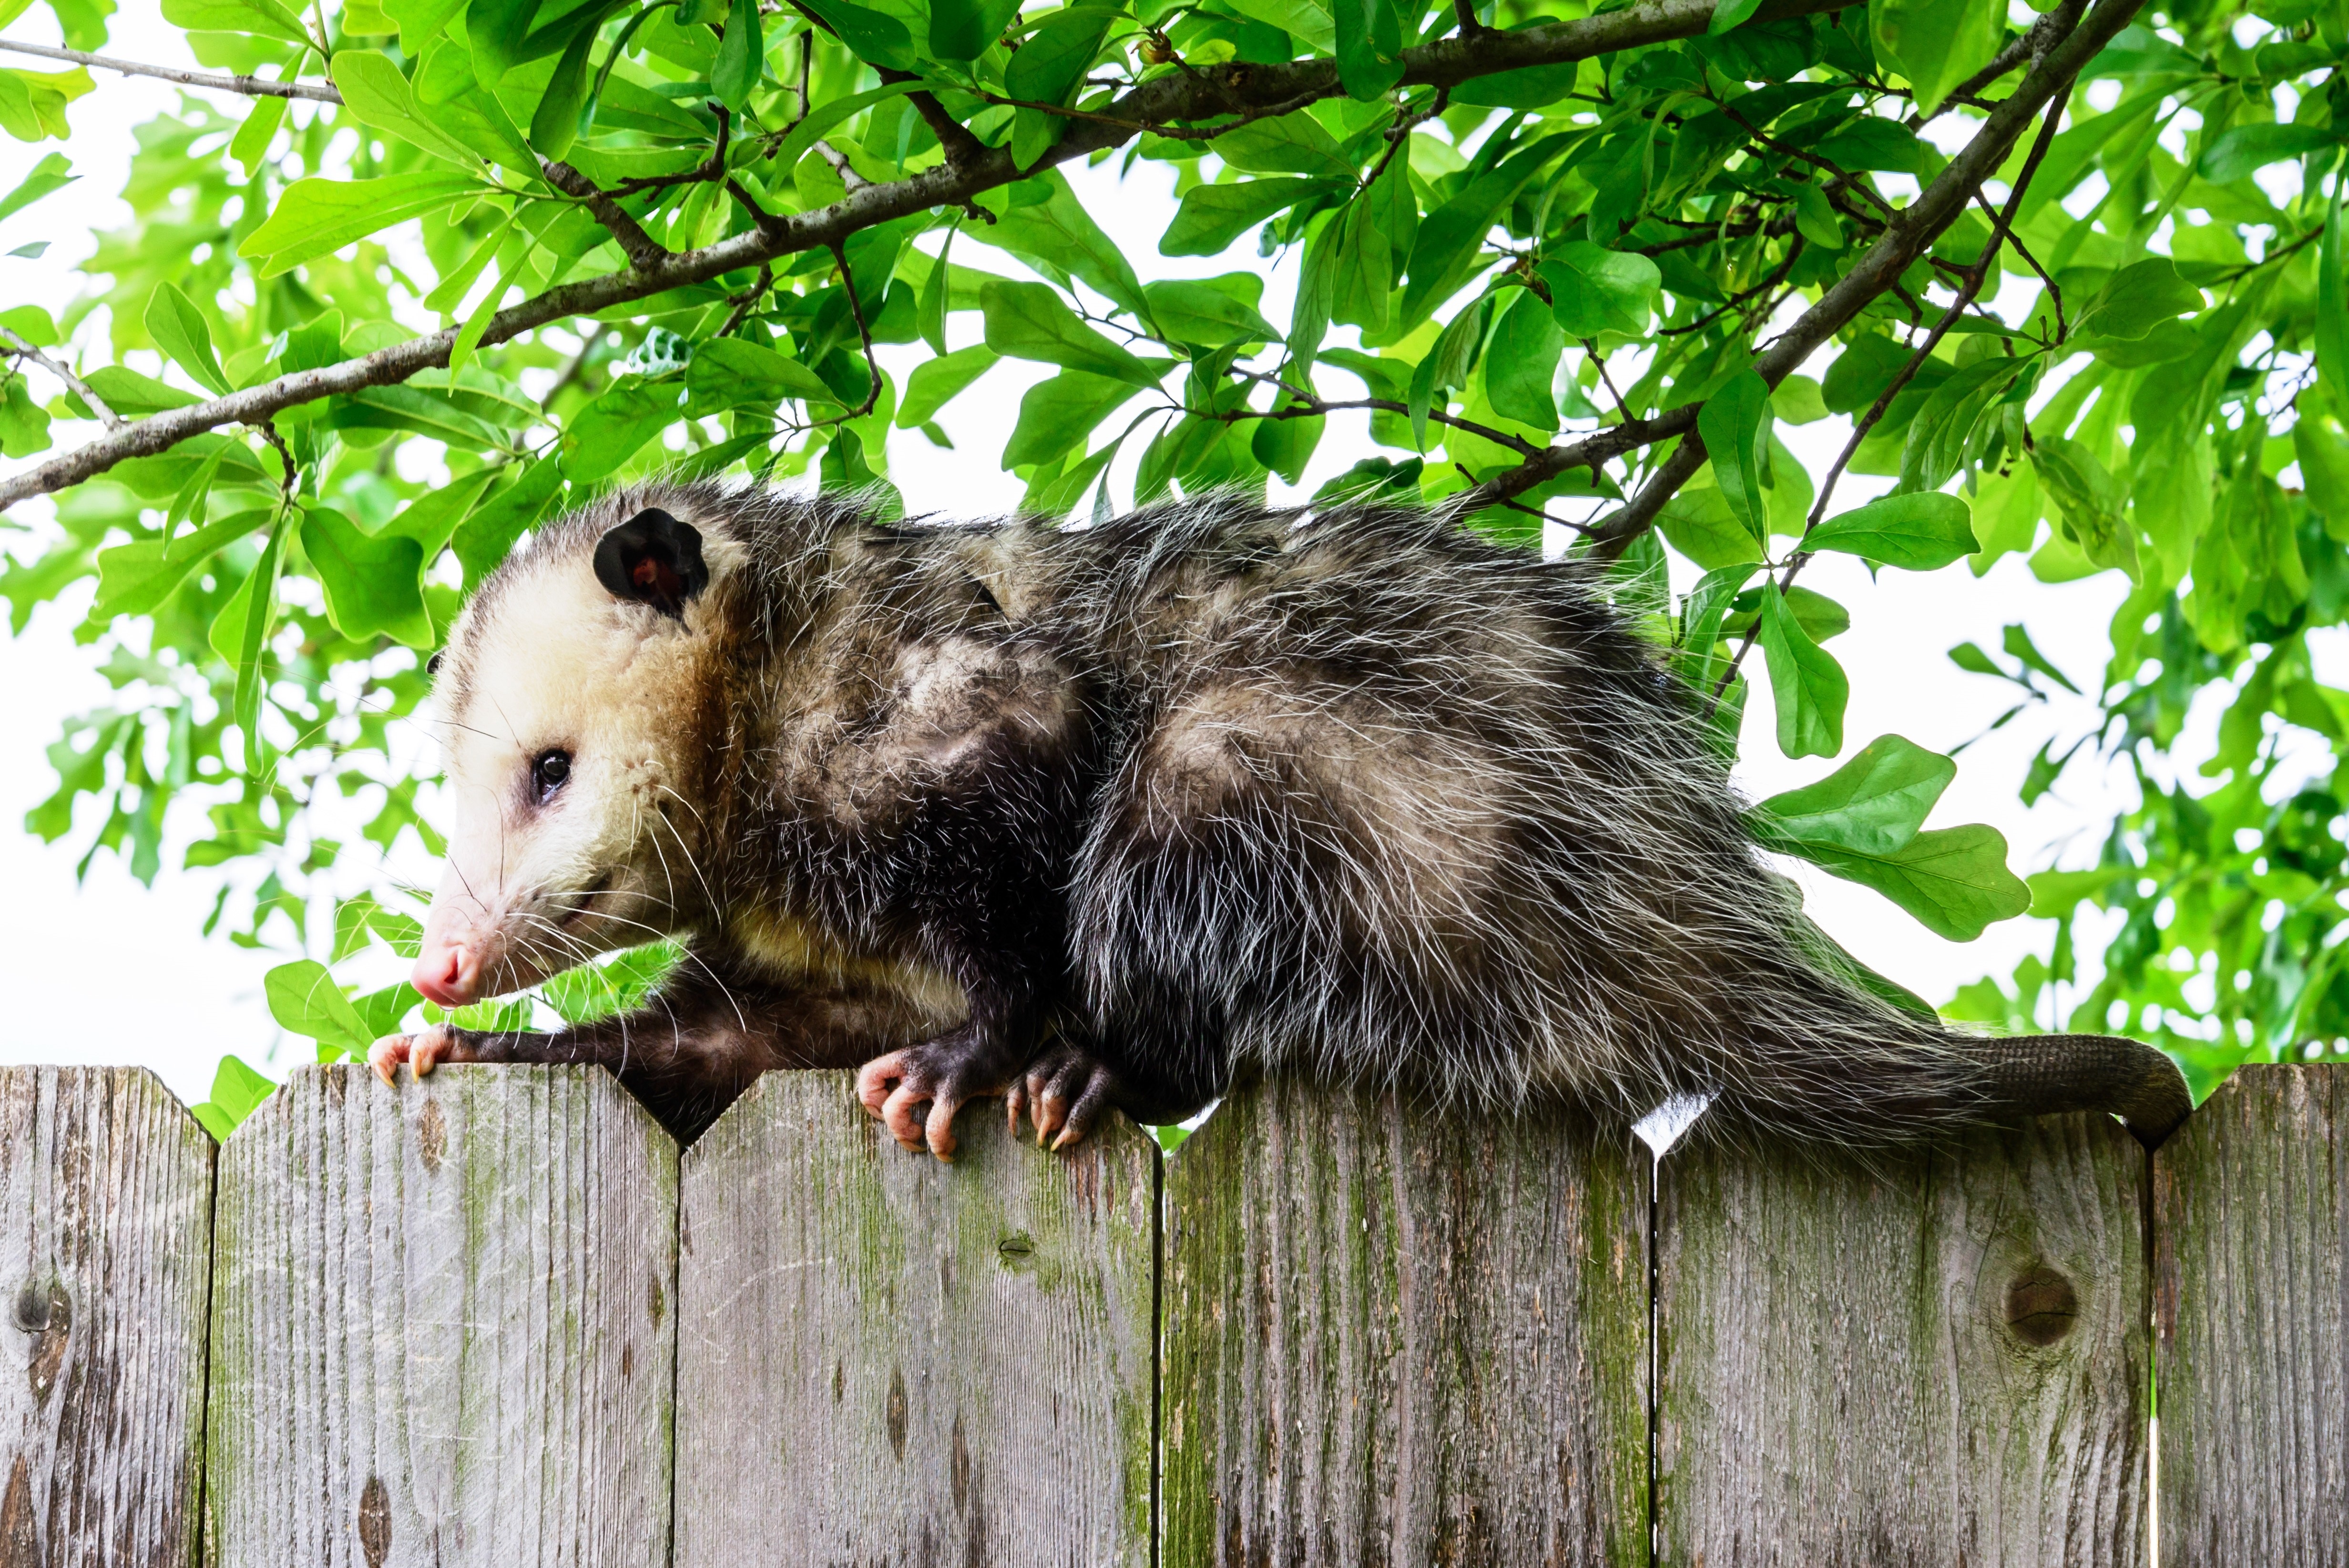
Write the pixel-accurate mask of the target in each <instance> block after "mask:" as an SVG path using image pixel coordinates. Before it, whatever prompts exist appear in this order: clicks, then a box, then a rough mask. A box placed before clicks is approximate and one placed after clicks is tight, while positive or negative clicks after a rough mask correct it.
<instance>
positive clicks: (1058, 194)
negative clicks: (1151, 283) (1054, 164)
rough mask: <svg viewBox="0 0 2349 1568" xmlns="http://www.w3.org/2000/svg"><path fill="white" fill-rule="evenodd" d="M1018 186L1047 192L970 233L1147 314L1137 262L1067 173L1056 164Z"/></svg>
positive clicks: (1059, 280) (1056, 277)
mask: <svg viewBox="0 0 2349 1568" xmlns="http://www.w3.org/2000/svg"><path fill="white" fill-rule="evenodd" d="M1020 189H1021V190H1023V191H1034V190H1038V189H1041V190H1042V191H1045V192H1046V195H1045V198H1044V200H1043V201H1028V202H1024V203H1019V204H1016V205H1007V206H1006V208H1005V209H1004V210H1003V211H1002V212H1001V214H1000V215H999V217H998V218H997V219H996V221H995V222H994V223H993V224H992V225H990V226H988V227H987V228H984V229H973V230H971V231H969V234H970V237H972V238H974V239H982V240H985V241H986V242H988V244H990V245H994V246H996V247H997V248H999V249H1000V250H1004V251H1009V253H1011V254H1013V255H1015V256H1017V257H1019V259H1020V260H1021V261H1023V262H1025V263H1028V264H1029V265H1030V267H1033V268H1034V269H1035V270H1036V271H1037V272H1038V273H1041V274H1042V275H1043V276H1045V277H1047V278H1049V279H1050V280H1051V281H1052V282H1053V283H1056V284H1060V285H1061V287H1063V288H1066V287H1067V286H1068V284H1069V280H1070V279H1071V278H1073V279H1076V280H1077V281H1079V282H1081V283H1082V284H1086V285H1087V286H1088V287H1090V288H1092V290H1093V291H1094V292H1095V293H1096V294H1101V295H1102V296H1103V297H1104V298H1107V299H1109V300H1111V301H1112V302H1114V303H1115V304H1117V306H1118V307H1119V308H1120V309H1122V310H1129V311H1132V312H1133V314H1134V315H1138V316H1140V315H1148V314H1149V306H1148V304H1147V303H1146V302H1145V301H1144V300H1143V294H1142V281H1141V280H1140V279H1139V278H1137V277H1135V276H1134V273H1133V264H1132V263H1129V262H1128V261H1127V260H1126V259H1125V253H1124V252H1123V251H1122V250H1120V249H1118V246H1117V242H1116V241H1114V240H1112V239H1111V238H1110V237H1109V236H1108V235H1107V234H1106V233H1104V232H1102V226H1101V225H1100V224H1099V223H1096V222H1093V219H1092V213H1090V212H1088V211H1085V209H1084V206H1083V204H1082V203H1081V202H1080V201H1078V200H1077V197H1076V192H1075V191H1071V189H1069V181H1068V178H1067V177H1066V176H1065V175H1063V174H1061V171H1060V170H1057V169H1053V170H1046V171H1045V172H1044V173H1042V174H1040V175H1038V176H1037V177H1036V178H1034V179H1033V180H1027V181H1021V182H1020ZM988 194H989V195H999V194H1001V192H988Z"/></svg>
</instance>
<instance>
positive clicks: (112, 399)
mask: <svg viewBox="0 0 2349 1568" xmlns="http://www.w3.org/2000/svg"><path fill="white" fill-rule="evenodd" d="M82 379H83V380H84V381H85V382H87V383H88V385H89V389H90V390H91V391H93V392H95V393H97V394H98V396H99V397H103V398H105V399H106V406H107V407H109V408H111V409H113V410H114V411H115V412H116V413H118V414H119V415H121V416H122V417H123V418H127V419H136V418H141V417H142V416H144V415H148V414H160V413H161V412H162V411H163V410H164V409H166V408H191V407H194V406H195V405H197V404H198V403H201V402H202V401H203V399H202V398H201V397H197V396H195V395H194V394H193V393H191V392H183V391H181V389H180V388H179V387H173V386H170V385H168V384H167V383H164V382H161V381H158V380H156V379H155V378H154V377H152V376H141V375H140V374H139V372H137V371H136V370H133V369H131V368H130V367H129V366H127V365H101V366H98V368H97V369H95V370H93V371H91V372H90V373H89V374H88V375H87V376H85V377H82Z"/></svg>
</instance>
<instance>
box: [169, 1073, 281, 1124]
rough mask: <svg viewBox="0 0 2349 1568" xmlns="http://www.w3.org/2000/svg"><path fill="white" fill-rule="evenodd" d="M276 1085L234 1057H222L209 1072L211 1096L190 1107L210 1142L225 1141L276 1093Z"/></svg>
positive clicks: (191, 1112)
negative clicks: (210, 1136) (216, 1065)
mask: <svg viewBox="0 0 2349 1568" xmlns="http://www.w3.org/2000/svg"><path fill="white" fill-rule="evenodd" d="M276 1090H277V1086H276V1085H275V1084H274V1083H272V1082H270V1081H269V1080H268V1079H267V1078H264V1077H262V1076H261V1075H260V1074H259V1073H257V1072H255V1071H254V1070H253V1069H252V1068H249V1067H247V1066H245V1065H244V1063H243V1062H242V1061H239V1060H238V1059H237V1058H236V1057H222V1058H221V1060H220V1066H219V1068H217V1069H215V1070H214V1072H213V1073H212V1098H211V1099H208V1100H206V1101H204V1102H203V1103H202V1105H198V1106H192V1107H191V1108H190V1114H191V1115H192V1116H194V1117H195V1119H196V1120H197V1121H198V1122H200V1123H201V1124H202V1127H203V1130H205V1131H206V1132H209V1133H211V1134H212V1139H213V1141H215V1142H219V1143H226V1142H227V1141H228V1140H229V1139H230V1137H231V1136H232V1135H233V1134H234V1133H235V1131H236V1130H237V1128H238V1127H239V1126H240V1125H241V1124H242V1123H243V1120H244V1119H245V1118H246V1117H248V1116H251V1115H252V1114H253V1113H254V1110H256V1109H259V1108H260V1105H261V1102H262V1101H264V1100H265V1099H268V1098H269V1097H270V1096H271V1095H272V1094H274V1093H275V1092H276Z"/></svg>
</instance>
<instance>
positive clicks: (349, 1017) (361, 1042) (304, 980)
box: [261, 958, 375, 1057]
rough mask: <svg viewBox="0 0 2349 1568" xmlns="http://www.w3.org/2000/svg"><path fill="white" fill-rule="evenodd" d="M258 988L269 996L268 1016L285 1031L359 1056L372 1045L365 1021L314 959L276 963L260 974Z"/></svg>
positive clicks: (329, 974)
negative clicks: (274, 966)
mask: <svg viewBox="0 0 2349 1568" xmlns="http://www.w3.org/2000/svg"><path fill="white" fill-rule="evenodd" d="M261 988H262V992H263V994H264V995H266V996H267V997H268V999H269V1016H271V1017H273V1018H274V1019H276V1020H277V1023H278V1026H280V1027H281V1028H283V1029H285V1031H286V1032H287V1033H288V1034H295V1035H300V1036H302V1037H304V1038H305V1039H312V1040H316V1041H317V1042H318V1043H319V1044H320V1045H322V1046H328V1047H333V1048H335V1049H336V1050H341V1051H347V1052H348V1053H350V1054H351V1055H353V1056H359V1057H363V1056H365V1055H367V1047H369V1046H371V1045H373V1044H375V1037H374V1036H373V1035H370V1034H368V1033H367V1020H366V1019H365V1018H362V1017H360V1016H359V1010H358V1009H357V1007H354V1006H351V999H350V998H349V997H348V996H347V995H344V994H343V988H342V987H341V986H340V985H336V984H335V976H334V975H333V974H332V973H331V972H330V971H329V970H328V969H327V968H326V965H323V964H321V963H319V962H317V960H316V959H313V958H302V959H296V960H295V962H294V963H291V964H281V965H278V966H277V967H276V968H274V969H272V970H271V971H270V972H269V973H268V974H266V975H263V976H262V979H261Z"/></svg>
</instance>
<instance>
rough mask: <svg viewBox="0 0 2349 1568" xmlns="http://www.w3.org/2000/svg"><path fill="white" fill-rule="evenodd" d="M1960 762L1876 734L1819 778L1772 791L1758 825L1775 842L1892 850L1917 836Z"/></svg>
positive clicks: (1786, 846)
mask: <svg viewBox="0 0 2349 1568" xmlns="http://www.w3.org/2000/svg"><path fill="white" fill-rule="evenodd" d="M1957 776H1958V765H1957V764H1956V763H1955V762H1953V761H1951V759H1950V758H1947V757H1944V756H1942V755H1941V754H1940V752H1938V751H1928V750H1926V749H1925V748H1923V747H1921V746H1919V745H1917V744H1916V743H1915V742H1913V741H1910V740H1907V739H1904V738H1901V737H1899V736H1898V735H1884V736H1878V738H1876V739H1874V740H1872V741H1869V742H1868V745H1867V747H1866V748H1863V749H1862V750H1861V751H1860V753H1859V754H1858V755H1857V756H1856V757H1854V758H1852V759H1851V760H1850V761H1848V762H1847V763H1845V764H1844V765H1843V766H1842V767H1840V768H1838V769H1836V770H1835V771H1834V772H1832V773H1830V774H1828V775H1827V776H1826V778H1824V779H1820V780H1819V781H1818V782H1816V784H1806V785H1804V786H1803V787H1802V788H1801V789H1789V790H1787V791H1785V793H1784V794H1780V795H1773V796H1771V797H1770V798H1769V799H1766V800H1764V801H1763V802H1761V803H1760V804H1759V805H1757V806H1755V807H1754V813H1753V817H1754V830H1755V832H1756V834H1757V835H1758V836H1759V837H1760V838H1761V840H1762V841H1763V842H1764V843H1765V844H1767V845H1768V846H1769V847H1770V848H1772V849H1778V850H1785V851H1787V852H1789V853H1793V854H1800V853H1802V852H1803V850H1802V848H1798V847H1797V846H1812V847H1824V848H1827V849H1835V850H1844V851H1850V852H1853V853H1856V854H1864V855H1886V854H1890V853H1892V852H1894V851H1898V850H1899V849H1900V848H1902V847H1903V846H1904V845H1906V844H1907V843H1908V842H1909V840H1911V839H1913V838H1915V837H1916V836H1917V830H1918V829H1920V828H1921V827H1923V826H1924V824H1925V818H1926V815H1927V813H1929V812H1930V811H1931V810H1932V809H1933V803H1934V802H1935V801H1937V800H1939V799H1940V798H1941V792H1942V791H1943V790H1944V789H1948V788H1949V787H1950V781H1951V779H1955V778H1956V777H1957Z"/></svg>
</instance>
